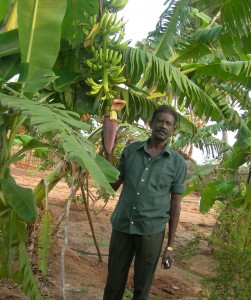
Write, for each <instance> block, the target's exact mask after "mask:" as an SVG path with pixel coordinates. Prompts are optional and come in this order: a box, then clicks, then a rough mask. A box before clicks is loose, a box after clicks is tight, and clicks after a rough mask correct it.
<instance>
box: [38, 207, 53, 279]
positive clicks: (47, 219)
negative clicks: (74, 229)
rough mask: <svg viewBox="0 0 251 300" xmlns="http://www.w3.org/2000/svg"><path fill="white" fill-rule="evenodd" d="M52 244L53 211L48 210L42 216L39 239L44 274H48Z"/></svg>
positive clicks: (39, 264)
mask: <svg viewBox="0 0 251 300" xmlns="http://www.w3.org/2000/svg"><path fill="white" fill-rule="evenodd" d="M50 245H51V213H50V211H48V210H46V211H45V212H44V213H43V215H42V217H41V224H40V230H39V240H38V266H39V269H40V270H41V271H42V273H43V274H45V275H46V274H47V269H48V258H49V254H50Z"/></svg>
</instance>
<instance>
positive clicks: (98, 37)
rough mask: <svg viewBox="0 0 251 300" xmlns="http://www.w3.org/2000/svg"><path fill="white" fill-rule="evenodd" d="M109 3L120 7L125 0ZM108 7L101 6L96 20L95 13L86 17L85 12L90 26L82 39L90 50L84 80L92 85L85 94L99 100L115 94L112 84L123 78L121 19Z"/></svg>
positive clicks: (109, 98)
mask: <svg viewBox="0 0 251 300" xmlns="http://www.w3.org/2000/svg"><path fill="white" fill-rule="evenodd" d="M109 3H110V4H109V5H117V6H118V7H119V5H122V4H123V5H125V4H126V3H127V0H126V1H124V0H123V1H122V0H116V1H115V0H111V1H109ZM121 7H122V6H121ZM111 11H112V10H111V9H110V11H109V10H108V9H104V10H103V14H102V16H101V18H100V20H99V22H97V17H96V16H95V15H93V16H90V17H89V18H87V15H85V17H86V19H88V22H89V26H90V27H91V26H92V28H91V30H90V31H88V33H87V34H86V35H87V37H86V39H85V41H84V46H85V47H88V48H89V50H90V51H89V58H88V59H86V60H85V61H84V64H85V65H86V66H88V67H89V68H90V69H91V72H90V74H91V75H89V76H88V78H87V79H86V84H87V85H88V86H90V87H91V89H90V91H89V92H88V94H89V95H91V96H94V97H96V98H98V99H101V100H111V99H113V98H115V97H116V95H117V91H116V90H115V89H114V86H115V85H117V84H120V83H123V82H125V81H126V80H125V78H124V77H123V76H122V72H123V70H124V67H125V65H123V64H122V58H123V55H122V51H123V50H124V49H125V48H126V47H127V46H128V43H127V42H124V40H123V38H124V22H123V20H122V19H119V18H118V16H117V14H116V13H111ZM91 77H92V78H91ZM93 78H96V79H93Z"/></svg>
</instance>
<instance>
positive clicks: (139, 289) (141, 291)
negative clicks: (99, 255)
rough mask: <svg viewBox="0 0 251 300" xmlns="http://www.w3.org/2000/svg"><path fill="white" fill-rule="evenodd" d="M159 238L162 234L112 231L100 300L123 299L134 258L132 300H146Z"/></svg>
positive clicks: (159, 241) (161, 237) (158, 250)
mask: <svg viewBox="0 0 251 300" xmlns="http://www.w3.org/2000/svg"><path fill="white" fill-rule="evenodd" d="M163 239H164V232H161V233H157V234H153V235H137V234H127V233H123V232H119V231H116V230H113V231H112V236H111V241H110V248H109V260H108V277H107V282H106V287H105V291H104V297H103V300H121V299H122V298H123V294H124V290H125V287H126V282H127V277H128V272H129V268H130V265H131V263H132V260H133V257H134V255H135V259H134V294H133V300H146V299H148V294H149V292H150V288H151V284H152V280H153V276H154V272H155V270H156V267H157V263H158V260H159V256H160V252H161V248H162V244H163Z"/></svg>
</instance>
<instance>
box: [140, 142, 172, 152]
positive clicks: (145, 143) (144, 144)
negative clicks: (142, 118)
mask: <svg viewBox="0 0 251 300" xmlns="http://www.w3.org/2000/svg"><path fill="white" fill-rule="evenodd" d="M149 140H150V138H149V139H148V140H146V141H143V142H142V143H140V144H139V146H138V147H137V150H139V149H144V150H145V151H146V152H147V153H148V150H147V144H148V141H149ZM162 153H167V154H169V155H172V151H171V148H170V147H169V146H168V145H167V144H166V146H165V148H164V149H163V151H162Z"/></svg>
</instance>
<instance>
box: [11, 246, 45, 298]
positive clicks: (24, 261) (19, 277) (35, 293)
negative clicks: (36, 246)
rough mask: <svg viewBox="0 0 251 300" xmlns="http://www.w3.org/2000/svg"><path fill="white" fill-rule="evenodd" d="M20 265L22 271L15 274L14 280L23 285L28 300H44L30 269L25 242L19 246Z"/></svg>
mask: <svg viewBox="0 0 251 300" xmlns="http://www.w3.org/2000/svg"><path fill="white" fill-rule="evenodd" d="M19 263H20V270H19V271H17V272H16V273H15V274H13V276H12V278H13V280H14V281H16V282H17V283H19V284H20V285H21V289H22V291H23V292H24V293H25V294H26V295H27V297H28V299H31V300H40V299H42V297H41V295H40V293H39V290H38V287H37V282H36V279H35V277H34V275H33V273H32V270H31V267H30V263H29V257H28V255H27V252H26V247H25V243H24V242H21V243H20V245H19Z"/></svg>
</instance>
